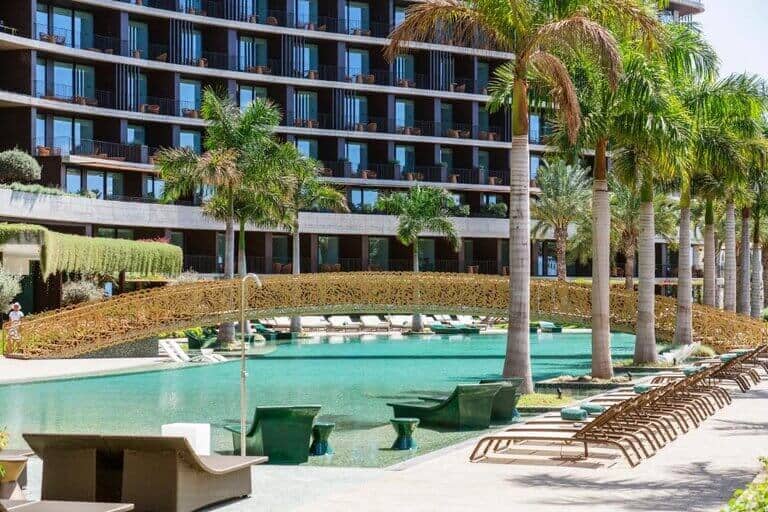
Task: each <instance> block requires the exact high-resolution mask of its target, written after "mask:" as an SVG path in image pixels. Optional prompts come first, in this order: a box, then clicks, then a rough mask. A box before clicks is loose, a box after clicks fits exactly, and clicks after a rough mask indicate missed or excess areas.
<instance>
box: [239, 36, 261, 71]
mask: <svg viewBox="0 0 768 512" xmlns="http://www.w3.org/2000/svg"><path fill="white" fill-rule="evenodd" d="M237 57H238V65H239V66H240V67H239V69H240V71H249V70H250V69H251V68H254V67H256V66H266V65H267V41H266V40H265V39H259V38H256V37H247V36H240V39H239V41H238V46H237Z"/></svg>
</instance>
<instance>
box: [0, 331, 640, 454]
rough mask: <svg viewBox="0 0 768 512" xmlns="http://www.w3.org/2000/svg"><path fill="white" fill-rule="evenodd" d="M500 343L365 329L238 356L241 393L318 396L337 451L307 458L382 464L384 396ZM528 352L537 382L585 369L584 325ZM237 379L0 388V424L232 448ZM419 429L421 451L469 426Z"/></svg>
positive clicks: (233, 372)
mask: <svg viewBox="0 0 768 512" xmlns="http://www.w3.org/2000/svg"><path fill="white" fill-rule="evenodd" d="M505 342H506V338H505V336H503V335H476V336H451V337H439V336H425V337H403V338H399V339H397V338H395V339H391V338H389V337H387V336H363V337H346V338H341V337H330V338H321V339H317V340H312V341H308V342H304V343H301V344H293V345H282V346H279V347H278V348H277V350H276V351H274V352H272V353H271V354H270V355H268V356H266V357H263V358H259V359H251V360H249V361H248V372H249V378H248V392H249V402H250V405H251V406H253V405H257V404H258V405H270V404H320V405H322V410H321V417H322V418H323V419H325V420H330V421H335V422H336V425H337V426H336V431H335V432H334V434H333V436H332V438H331V439H332V441H333V442H334V444H335V445H336V455H335V456H334V457H333V458H331V459H324V460H323V461H319V462H318V461H314V462H313V463H324V464H325V463H329V464H343V465H359V466H376V465H383V464H386V463H390V462H393V461H396V460H399V459H401V458H402V457H405V456H406V455H405V454H399V453H397V454H395V453H394V452H388V451H386V450H382V448H385V447H386V446H387V445H388V443H389V444H391V442H392V439H391V438H390V437H391V434H392V431H391V427H390V426H389V424H388V419H389V418H390V417H391V408H390V407H387V405H386V403H387V402H388V401H392V400H398V399H408V398H412V397H413V396H414V395H418V394H422V392H425V391H441V390H449V389H452V388H453V387H454V386H455V385H456V384H458V383H462V382H476V381H477V380H478V379H481V378H488V377H495V376H499V375H500V372H501V369H502V364H503V357H504V347H505ZM612 347H613V355H614V357H617V358H626V357H628V356H630V355H631V353H632V350H633V347H634V336H631V335H625V334H614V335H613V337H612ZM531 349H532V361H533V373H534V379H535V380H540V379H544V378H548V377H553V376H556V375H561V374H574V375H579V374H584V373H587V372H588V371H589V366H590V335H589V334H542V335H539V336H535V335H531ZM73 364H77V362H76V361H73ZM238 379H239V363H238V362H229V363H223V364H218V365H210V366H200V367H193V368H185V369H178V370H168V371H156V372H148V373H139V374H129V375H113V376H105V377H95V378H83V379H75V380H66V381H53V382H43V383H32V384H20V385H7V386H0V426H3V425H5V426H7V428H8V431H9V432H10V434H11V446H20V445H22V443H23V441H22V439H21V435H20V434H21V433H22V432H101V433H146V434H159V431H160V425H162V424H164V423H174V422H201V423H211V424H212V427H213V428H212V432H213V447H214V449H217V450H222V451H225V450H231V448H232V445H231V442H232V441H231V438H230V437H229V435H228V434H227V433H225V432H224V431H223V430H222V429H220V428H216V426H217V425H221V424H223V423H226V422H230V421H231V422H237V421H238V420H237V417H238V414H239V380H238ZM419 432H420V434H419V436H420V437H419V439H420V440H421V447H422V453H423V451H426V450H429V449H434V448H438V447H441V446H445V445H446V444H450V443H452V442H456V441H457V440H460V439H462V438H466V437H469V436H470V435H471V434H470V435H467V433H462V434H454V435H451V434H445V433H436V432H429V431H427V430H426V429H420V431H419ZM475 435H476V433H475Z"/></svg>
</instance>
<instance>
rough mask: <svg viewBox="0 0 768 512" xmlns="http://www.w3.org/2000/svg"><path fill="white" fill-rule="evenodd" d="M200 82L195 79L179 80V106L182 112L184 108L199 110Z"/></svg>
mask: <svg viewBox="0 0 768 512" xmlns="http://www.w3.org/2000/svg"><path fill="white" fill-rule="evenodd" d="M200 97H201V95H200V82H198V81H197V80H182V81H181V82H179V106H180V108H181V110H182V113H183V112H184V111H185V110H188V111H189V110H195V111H199V110H200Z"/></svg>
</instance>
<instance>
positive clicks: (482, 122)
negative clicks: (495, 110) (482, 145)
mask: <svg viewBox="0 0 768 512" xmlns="http://www.w3.org/2000/svg"><path fill="white" fill-rule="evenodd" d="M489 124H490V123H489V121H488V111H487V110H486V109H485V108H484V107H480V109H479V110H478V112H477V126H478V129H479V130H480V131H481V132H487V131H489Z"/></svg>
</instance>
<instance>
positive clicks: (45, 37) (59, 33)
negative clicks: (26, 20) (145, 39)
mask: <svg viewBox="0 0 768 512" xmlns="http://www.w3.org/2000/svg"><path fill="white" fill-rule="evenodd" d="M31 38H32V39H37V40H38V41H43V42H45V43H51V44H57V45H60V46H67V47H70V48H78V49H80V50H88V51H92V52H99V53H106V54H109V55H113V54H114V55H124V56H125V55H128V53H129V52H128V41H124V40H121V39H120V38H118V37H113V36H106V35H101V34H95V33H92V32H82V31H75V30H70V29H66V28H59V27H49V26H48V25H41V24H38V23H34V24H33V25H32V34H31Z"/></svg>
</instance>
